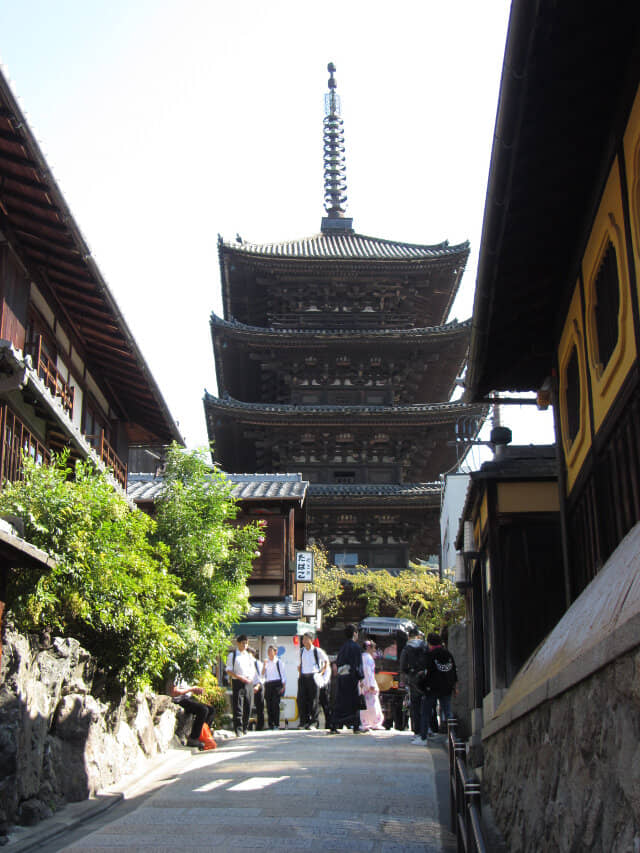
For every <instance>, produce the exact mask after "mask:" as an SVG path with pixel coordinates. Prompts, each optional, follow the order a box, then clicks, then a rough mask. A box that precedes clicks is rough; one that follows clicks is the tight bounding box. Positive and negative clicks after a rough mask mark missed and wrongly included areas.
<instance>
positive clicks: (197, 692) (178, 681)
mask: <svg viewBox="0 0 640 853" xmlns="http://www.w3.org/2000/svg"><path fill="white" fill-rule="evenodd" d="M166 692H167V694H168V695H169V696H171V701H172V702H173V703H174V705H179V706H180V707H181V708H183V709H184V710H185V711H186V713H187V714H193V722H192V724H191V732H190V733H189V737H188V738H187V746H197V747H201V746H202V743H201V741H200V734H201V732H202V725H203V723H206V724H207V725H208V726H210V727H211V728H213V721H214V717H215V713H216V711H215V708H213V707H212V706H211V705H206V704H205V703H204V702H199V701H198V700H197V699H194V698H193V697H194V696H202V694H203V693H204V690H203V688H202V687H193V686H189V685H188V684H187V682H186V681H184V679H183V678H182V677H181V676H180V675H175V676H173V677H170V678H169V679H168V680H167V683H166Z"/></svg>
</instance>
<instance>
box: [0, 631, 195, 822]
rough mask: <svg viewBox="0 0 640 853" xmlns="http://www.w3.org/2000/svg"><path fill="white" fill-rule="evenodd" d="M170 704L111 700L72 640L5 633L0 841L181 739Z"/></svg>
mask: <svg viewBox="0 0 640 853" xmlns="http://www.w3.org/2000/svg"><path fill="white" fill-rule="evenodd" d="M185 723H186V721H185V720H184V712H183V711H182V709H181V708H179V707H178V706H176V705H174V704H173V703H172V702H171V700H170V699H169V697H168V696H154V695H152V694H142V693H139V694H137V695H136V696H134V697H128V698H127V697H126V696H125V695H124V694H119V695H112V694H109V693H108V692H107V690H106V688H105V683H104V679H102V678H101V677H100V674H99V672H98V670H97V667H96V663H95V661H94V660H93V659H92V657H91V656H90V655H89V654H88V653H87V652H86V651H85V650H84V649H83V648H82V647H81V646H80V644H79V643H78V642H77V641H76V640H73V639H64V638H61V637H56V638H54V639H53V640H52V641H51V640H49V639H48V638H45V640H44V642H41V641H40V639H39V638H37V637H25V636H22V635H20V634H18V633H16V632H15V631H13V630H12V629H11V628H10V627H9V628H7V629H6V631H5V636H4V645H3V650H2V669H1V673H0V836H2V835H5V834H6V833H7V831H8V828H9V826H10V825H11V824H15V823H19V824H25V825H31V824H34V823H37V822H38V821H39V820H42V819H43V818H45V817H49V816H50V815H51V814H52V813H53V812H54V811H55V810H56V809H58V808H60V807H61V806H62V805H63V804H64V803H65V802H73V801H78V800H83V799H86V798H87V797H90V796H91V795H92V794H95V793H96V792H97V791H99V790H101V789H104V788H106V787H108V786H109V785H112V784H114V783H115V782H117V781H118V780H119V779H120V778H121V777H123V776H124V775H126V774H128V773H131V772H133V771H135V770H138V769H140V768H141V767H142V766H143V763H144V762H145V761H146V760H147V759H148V758H150V757H152V756H154V755H156V754H157V753H158V752H165V751H166V750H167V749H168V747H169V746H170V745H177V744H178V740H177V739H176V728H177V729H178V731H179V732H180V733H183V731H184V726H185Z"/></svg>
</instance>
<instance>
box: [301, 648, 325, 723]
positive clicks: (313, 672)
mask: <svg viewBox="0 0 640 853" xmlns="http://www.w3.org/2000/svg"><path fill="white" fill-rule="evenodd" d="M328 666H329V658H328V657H327V655H326V654H325V652H323V650H322V649H321V648H319V647H318V646H314V645H313V637H312V636H311V634H309V633H306V634H303V635H302V648H301V649H300V664H299V666H298V674H299V678H298V713H299V715H300V727H301V728H305V729H311V728H318V702H319V698H320V697H319V694H320V684H321V683H322V680H323V679H322V676H323V675H324V672H325V670H326V668H327V667H328ZM318 682H320V683H318Z"/></svg>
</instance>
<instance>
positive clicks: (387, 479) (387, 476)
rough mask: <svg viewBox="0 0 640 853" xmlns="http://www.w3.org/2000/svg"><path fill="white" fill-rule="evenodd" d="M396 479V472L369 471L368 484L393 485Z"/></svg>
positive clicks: (389, 470)
mask: <svg viewBox="0 0 640 853" xmlns="http://www.w3.org/2000/svg"><path fill="white" fill-rule="evenodd" d="M395 479H396V472H395V471H394V470H392V469H384V468H383V469H378V470H376V469H375V468H374V469H373V470H371V469H369V482H370V483H393V482H394V480H395Z"/></svg>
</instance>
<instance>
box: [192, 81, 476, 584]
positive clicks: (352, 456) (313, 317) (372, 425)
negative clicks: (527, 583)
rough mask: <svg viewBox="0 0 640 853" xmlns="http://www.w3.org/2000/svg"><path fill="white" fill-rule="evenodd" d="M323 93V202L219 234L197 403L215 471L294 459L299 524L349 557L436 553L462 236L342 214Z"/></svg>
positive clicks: (471, 410) (286, 466)
mask: <svg viewBox="0 0 640 853" xmlns="http://www.w3.org/2000/svg"><path fill="white" fill-rule="evenodd" d="M330 71H331V79H330V80H329V93H328V95H327V96H326V118H325V208H326V213H327V215H326V216H325V217H324V218H323V220H322V226H321V231H320V233H319V234H316V235H314V236H311V237H308V238H304V239H300V240H291V241H287V242H283V243H274V244H268V245H264V244H262V245H261V244H254V243H248V242H244V241H243V240H242V239H240V238H237V239H236V240H235V241H230V242H225V241H223V240H220V241H219V255H220V269H221V280H222V302H223V308H224V317H223V318H221V317H217V316H213V317H212V318H211V331H212V338H213V347H214V354H215V364H216V373H217V381H218V396H217V397H214V396H212V395H209V394H207V395H206V397H205V401H204V404H205V411H206V417H207V427H208V432H209V437H210V439H211V440H212V441H214V442H215V458H216V460H217V461H218V462H219V463H220V465H221V467H222V468H224V469H225V470H227V471H234V472H242V471H261V472H269V471H271V472H286V471H298V472H301V474H302V476H303V477H304V478H305V479H306V480H308V481H309V483H310V486H309V497H308V503H309V509H308V536H309V541H310V542H315V543H318V544H321V545H322V546H323V547H326V548H327V549H328V551H329V559H330V561H331V562H333V563H335V564H337V565H341V566H344V567H346V568H349V567H353V566H356V565H358V564H361V565H368V566H370V567H375V568H404V567H406V566H407V565H408V562H409V560H410V559H419V558H422V557H427V556H428V555H429V554H434V553H438V552H439V533H438V514H439V504H440V486H439V482H438V478H439V476H440V474H441V473H442V472H444V471H445V470H447V469H449V468H450V467H451V466H452V465H453V464H455V461H456V455H455V454H456V449H455V447H453V446H451V444H450V443H449V442H450V441H453V439H454V437H455V426H456V423H458V422H459V421H460V419H462V418H465V417H466V418H480V416H481V415H482V413H483V411H484V408H483V406H469V405H467V404H465V403H462V402H455V403H452V402H449V401H450V398H451V394H452V391H453V388H454V384H455V379H456V377H457V376H458V373H459V371H460V369H461V366H462V364H463V362H464V360H465V357H466V353H467V348H468V341H469V332H470V325H469V323H468V322H463V323H458V322H451V323H447V322H446V320H447V317H448V314H449V311H450V309H451V305H452V303H453V300H454V298H455V295H456V293H457V290H458V286H459V283H460V279H461V276H462V273H463V270H464V266H465V263H466V260H467V256H468V252H469V248H468V244H467V243H463V244H461V245H457V246H450V245H449V244H448V243H446V242H443V243H439V244H436V245H414V244H408V243H401V242H396V241H392V240H383V239H378V238H373V237H367V236H364V235H362V234H359V233H357V232H356V231H354V229H353V222H352V220H351V219H349V218H347V217H346V216H345V214H344V200H345V193H344V190H345V186H346V184H345V173H344V157H343V144H342V119H341V118H340V111H339V103H338V99H337V94H336V89H335V78H334V77H333V70H332V68H330Z"/></svg>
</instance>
